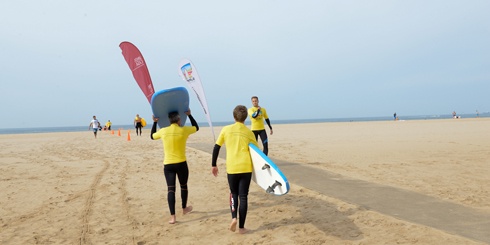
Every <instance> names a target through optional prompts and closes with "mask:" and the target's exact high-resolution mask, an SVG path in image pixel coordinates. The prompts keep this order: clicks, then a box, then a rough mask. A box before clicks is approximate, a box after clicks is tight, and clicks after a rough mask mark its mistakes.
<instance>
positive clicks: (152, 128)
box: [150, 122, 157, 139]
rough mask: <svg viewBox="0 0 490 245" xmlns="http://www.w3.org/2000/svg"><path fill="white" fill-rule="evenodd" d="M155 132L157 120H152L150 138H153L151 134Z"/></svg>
mask: <svg viewBox="0 0 490 245" xmlns="http://www.w3.org/2000/svg"><path fill="white" fill-rule="evenodd" d="M156 132H157V122H153V127H151V133H150V138H151V139H153V134H154V133H156Z"/></svg>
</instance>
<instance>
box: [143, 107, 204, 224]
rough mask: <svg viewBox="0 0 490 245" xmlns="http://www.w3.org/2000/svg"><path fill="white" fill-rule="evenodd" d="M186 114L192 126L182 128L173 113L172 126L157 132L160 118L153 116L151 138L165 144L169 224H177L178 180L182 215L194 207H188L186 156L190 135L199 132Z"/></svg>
mask: <svg viewBox="0 0 490 245" xmlns="http://www.w3.org/2000/svg"><path fill="white" fill-rule="evenodd" d="M185 114H187V116H188V117H189V120H190V121H191V124H192V126H183V127H180V126H179V125H180V123H181V119H180V116H179V113H178V112H171V113H169V115H168V118H169V120H170V126H168V127H165V128H161V129H160V130H158V131H157V122H158V118H156V117H154V116H153V127H152V128H151V134H150V138H151V139H152V140H157V139H162V142H163V153H164V158H163V173H164V175H165V180H166V182H167V190H168V193H167V201H168V208H169V209H170V220H169V221H168V223H170V224H175V222H176V221H177V219H176V216H175V191H176V178H177V177H178V179H179V184H180V196H181V198H182V213H183V214H184V215H185V214H187V213H189V212H191V211H192V206H187V198H188V193H189V191H188V188H187V180H188V178H189V167H188V166H187V158H186V155H185V147H186V143H187V138H188V137H189V135H191V134H193V133H196V132H197V131H199V126H198V125H197V122H196V120H195V119H194V117H192V115H191V110H190V109H189V110H188V111H187V112H186V113H185Z"/></svg>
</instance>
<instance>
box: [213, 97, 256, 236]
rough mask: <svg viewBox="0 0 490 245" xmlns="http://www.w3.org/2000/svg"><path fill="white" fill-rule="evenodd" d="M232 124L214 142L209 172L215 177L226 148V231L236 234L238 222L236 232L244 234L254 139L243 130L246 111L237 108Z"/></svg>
mask: <svg viewBox="0 0 490 245" xmlns="http://www.w3.org/2000/svg"><path fill="white" fill-rule="evenodd" d="M233 118H234V119H235V123H234V124H231V125H228V126H225V127H223V129H222V130H221V133H220V134H219V136H218V140H216V144H215V145H214V149H213V155H212V160H211V161H212V162H211V165H212V169H211V172H212V173H213V175H214V176H215V177H216V176H217V175H218V172H219V171H218V166H217V164H216V163H217V160H218V155H219V151H220V149H221V146H222V145H223V144H226V172H227V176H228V185H229V186H230V192H231V193H230V209H231V224H230V227H229V229H230V230H231V231H233V232H234V231H235V230H236V225H237V218H239V222H238V232H240V233H241V234H243V233H246V232H247V229H245V220H246V218H247V212H248V190H249V187H250V181H251V180H252V168H253V167H252V158H251V156H250V151H249V147H248V144H249V143H253V144H254V145H257V140H256V139H255V137H256V136H254V134H253V133H252V131H251V130H250V129H249V128H247V126H245V124H244V122H245V120H246V119H247V107H245V106H243V105H238V106H236V107H235V109H234V110H233Z"/></svg>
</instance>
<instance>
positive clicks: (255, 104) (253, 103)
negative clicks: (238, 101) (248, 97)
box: [252, 96, 259, 107]
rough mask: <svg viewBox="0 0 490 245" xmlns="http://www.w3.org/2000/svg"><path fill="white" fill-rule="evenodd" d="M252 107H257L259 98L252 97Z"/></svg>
mask: <svg viewBox="0 0 490 245" xmlns="http://www.w3.org/2000/svg"><path fill="white" fill-rule="evenodd" d="M252 105H253V106H255V107H257V106H259V97H257V96H252Z"/></svg>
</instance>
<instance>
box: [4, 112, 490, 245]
mask: <svg viewBox="0 0 490 245" xmlns="http://www.w3.org/2000/svg"><path fill="white" fill-rule="evenodd" d="M489 125H490V120H489V119H487V118H478V119H459V120H453V119H449V120H420V121H381V122H342V123H312V124H275V125H274V134H273V135H270V136H269V140H270V143H269V156H270V157H271V158H273V159H278V161H279V160H280V161H284V162H290V163H294V164H299V165H300V166H308V167H312V168H315V169H318V171H328V172H329V173H334V174H338V175H339V176H343V177H348V178H352V179H356V180H360V181H365V182H368V183H374V184H380V185H384V186H390V187H393V188H397V189H400V190H407V191H411V192H415V193H419V194H421V195H425V196H428V197H431V198H436V199H437V200H441V201H444V202H450V203H454V204H457V205H461V206H464V207H466V208H468V209H470V210H475V211H476V212H480V213H482V214H485V215H490V193H489V191H490V189H489V188H488V186H490V179H489V178H488V176H490V167H489V165H488V164H489V162H488V159H490V151H489V150H488V149H490V140H488V139H489V135H488V127H489ZM219 130H220V127H218V128H215V131H216V132H215V133H216V134H218V133H219ZM122 132H124V134H122V135H123V136H117V134H114V135H113V134H111V133H110V132H100V133H99V136H98V138H97V139H94V137H93V134H92V133H91V131H86V132H73V133H40V134H15V135H0V187H1V190H2V191H1V192H0V244H139V245H142V244H486V243H489V241H484V240H479V239H475V238H471V237H467V236H464V235H461V234H457V233H454V232H448V231H446V230H443V229H437V228H434V227H431V226H428V225H424V224H420V223H415V222H410V221H407V220H405V219H403V218H400V217H395V216H391V215H387V214H385V213H383V212H382V211H375V210H370V209H369V208H366V207H365V206H362V205H360V204H358V203H353V202H347V201H345V200H342V199H339V198H336V197H333V196H329V195H325V194H322V193H321V192H320V191H319V190H315V189H313V188H310V189H309V188H306V187H304V186H302V185H301V184H300V183H301V181H299V180H300V179H298V181H296V182H292V181H291V182H290V184H291V191H290V193H288V194H287V195H285V196H279V197H278V196H271V195H268V194H266V193H265V192H264V191H263V190H262V189H260V188H259V187H258V186H257V185H255V184H254V183H252V184H251V188H250V194H249V212H248V216H247V223H246V227H247V228H248V229H249V230H250V232H249V233H248V234H244V235H240V234H238V233H237V232H236V233H232V232H230V231H228V230H227V228H228V224H229V222H230V221H231V215H230V212H229V207H228V202H229V201H228V195H229V190H228V188H227V187H228V185H227V181H226V170H225V166H224V163H225V161H224V159H219V161H218V166H219V167H220V174H219V176H218V177H214V176H213V175H212V174H211V154H210V153H211V150H212V147H213V145H214V142H213V137H212V134H211V132H210V128H208V127H201V129H200V131H199V132H198V133H196V134H194V135H191V136H190V138H189V141H188V142H189V147H188V148H187V156H188V163H189V168H190V179H189V202H190V205H192V206H193V207H194V211H193V212H192V213H189V214H186V215H185V216H184V215H182V213H181V212H180V211H181V210H178V211H179V212H178V213H177V223H176V224H174V225H171V224H168V222H167V221H168V219H169V211H168V206H167V201H166V184H165V179H164V176H163V163H162V160H163V150H162V143H161V141H152V140H151V139H150V138H149V130H144V131H143V136H136V135H135V134H134V132H133V131H127V130H124V131H122ZM128 132H129V133H130V134H131V140H129V141H128V140H127V137H126V135H127V133H128ZM196 146H200V147H196ZM203 146H204V147H203ZM206 147H209V148H208V150H204V149H205V148H206ZM279 167H281V166H279ZM285 169H286V168H285ZM284 172H285V174H286V176H288V172H286V171H284ZM308 177H309V176H304V178H308ZM177 190H178V191H179V188H177ZM177 196H178V195H177ZM373 198H376V197H373ZM176 206H177V207H180V200H179V198H177V205H176ZM482 222H483V221H482Z"/></svg>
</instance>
